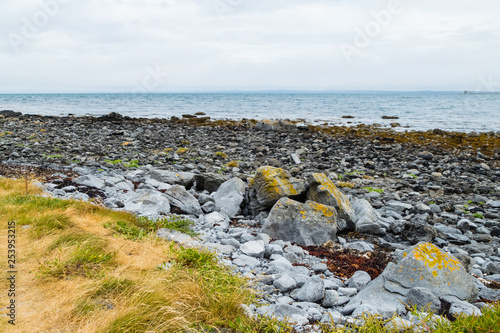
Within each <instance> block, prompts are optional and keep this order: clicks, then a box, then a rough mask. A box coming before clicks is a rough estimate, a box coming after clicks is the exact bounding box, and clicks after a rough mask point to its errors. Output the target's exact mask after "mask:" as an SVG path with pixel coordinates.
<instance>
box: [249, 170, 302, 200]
mask: <svg viewBox="0 0 500 333" xmlns="http://www.w3.org/2000/svg"><path fill="white" fill-rule="evenodd" d="M258 180H263V181H264V182H265V183H266V184H267V186H266V190H268V191H269V192H272V193H273V194H280V195H281V194H287V195H297V194H298V193H297V191H296V190H295V188H294V186H293V184H292V183H291V182H290V174H288V173H287V172H286V171H285V170H283V169H280V168H274V167H271V166H265V167H260V168H259V169H258V170H257V174H256V176H255V181H258ZM270 194H271V193H270Z"/></svg>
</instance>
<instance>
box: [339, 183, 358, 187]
mask: <svg viewBox="0 0 500 333" xmlns="http://www.w3.org/2000/svg"><path fill="white" fill-rule="evenodd" d="M354 186H355V185H354V183H351V182H338V183H337V187H347V188H354Z"/></svg>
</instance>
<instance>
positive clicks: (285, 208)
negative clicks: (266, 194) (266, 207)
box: [262, 198, 337, 246]
mask: <svg viewBox="0 0 500 333" xmlns="http://www.w3.org/2000/svg"><path fill="white" fill-rule="evenodd" d="M262 232H263V233H266V234H268V235H269V236H270V237H272V238H275V239H281V240H284V241H290V242H295V243H297V244H299V245H302V246H310V245H321V244H323V243H326V242H328V241H330V240H334V239H335V236H336V234H337V212H336V210H335V208H334V207H330V206H325V205H322V204H318V203H316V202H312V201H307V202H306V203H301V202H298V201H294V200H291V199H288V198H282V199H280V200H279V201H278V202H277V203H276V204H275V205H274V207H273V209H272V210H271V212H270V214H269V216H268V217H267V220H266V222H265V223H264V225H263V227H262Z"/></svg>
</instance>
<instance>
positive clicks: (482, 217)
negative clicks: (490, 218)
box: [472, 213, 484, 219]
mask: <svg viewBox="0 0 500 333" xmlns="http://www.w3.org/2000/svg"><path fill="white" fill-rule="evenodd" d="M472 216H474V217H475V218H477V219H484V216H483V214H481V213H474V214H472Z"/></svg>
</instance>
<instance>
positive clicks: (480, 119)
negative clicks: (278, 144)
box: [0, 92, 500, 133]
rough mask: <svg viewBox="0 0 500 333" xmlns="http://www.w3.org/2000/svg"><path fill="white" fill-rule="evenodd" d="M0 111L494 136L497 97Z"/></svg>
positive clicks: (121, 101)
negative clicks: (196, 117) (296, 122)
mask: <svg viewBox="0 0 500 333" xmlns="http://www.w3.org/2000/svg"><path fill="white" fill-rule="evenodd" d="M0 110H13V111H18V112H22V113H23V114H38V115H53V116H67V115H74V116H84V115H90V116H102V115H105V114H108V113H110V112H118V113H120V114H122V115H124V116H130V117H142V118H170V117H172V116H177V117H181V116H182V115H183V114H194V113H196V112H203V113H205V114H206V115H207V116H210V117H212V118H213V119H236V120H238V119H243V118H247V119H303V120H305V121H307V122H310V123H315V124H329V125H346V126H356V125H359V124H366V125H369V124H379V125H380V126H382V127H391V123H398V124H399V126H398V127H395V129H396V130H398V131H405V130H423V131H426V130H429V129H436V128H439V129H442V130H447V131H460V132H467V133H469V132H490V131H493V132H499V131H500V94H464V93H463V92H441V93H439V92H334V93H326V92H318V93H312V92H224V93H222V92H217V93H154V94H119V93H113V94H106V93H101V94H0ZM383 116H386V117H397V119H383V118H382V117H383Z"/></svg>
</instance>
